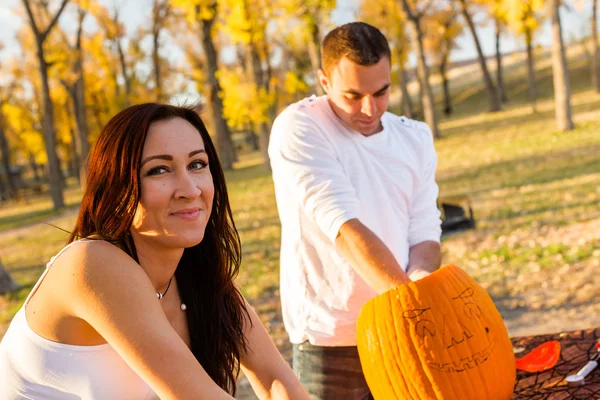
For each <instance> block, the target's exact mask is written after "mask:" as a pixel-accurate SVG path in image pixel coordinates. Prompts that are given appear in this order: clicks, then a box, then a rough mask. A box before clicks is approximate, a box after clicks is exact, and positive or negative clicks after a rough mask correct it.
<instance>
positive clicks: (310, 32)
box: [276, 0, 336, 96]
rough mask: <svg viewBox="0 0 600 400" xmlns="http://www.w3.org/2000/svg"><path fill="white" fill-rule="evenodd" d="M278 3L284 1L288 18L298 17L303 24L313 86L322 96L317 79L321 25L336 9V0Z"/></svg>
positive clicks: (295, 0) (290, 0) (280, 0)
mask: <svg viewBox="0 0 600 400" xmlns="http://www.w3.org/2000/svg"><path fill="white" fill-rule="evenodd" d="M277 3H283V8H284V9H285V11H286V15H285V17H286V20H288V21H289V20H290V19H298V20H299V21H300V22H301V24H302V26H303V29H302V32H301V34H302V35H303V37H304V39H305V40H306V44H307V47H308V55H309V58H310V64H311V65H312V71H311V72H312V73H311V77H312V80H313V82H314V83H313V86H314V90H315V92H316V93H317V95H319V96H320V95H322V94H323V93H324V92H323V88H322V87H321V84H320V83H319V80H318V79H317V70H318V69H319V68H321V26H322V25H323V23H324V22H325V21H326V20H327V19H328V18H329V15H330V14H331V12H332V11H333V9H335V7H336V0H278V1H277ZM277 3H276V4H277Z"/></svg>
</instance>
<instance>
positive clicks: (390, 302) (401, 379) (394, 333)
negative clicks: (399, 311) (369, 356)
mask: <svg viewBox="0 0 600 400" xmlns="http://www.w3.org/2000/svg"><path fill="white" fill-rule="evenodd" d="M383 299H386V300H387V306H388V307H389V310H390V312H391V313H392V316H393V313H394V308H395V307H394V297H392V296H385V297H384V298H382V300H383ZM383 319H384V321H385V323H386V329H387V330H388V332H391V333H390V336H391V337H390V340H391V342H392V346H390V347H391V349H392V353H393V355H394V359H395V360H396V364H397V365H402V363H403V362H404V361H403V359H402V357H401V356H400V354H399V352H398V350H399V349H398V343H399V338H398V335H397V331H396V326H395V323H394V321H395V319H394V318H385V317H383ZM390 328H391V329H390ZM392 370H393V371H394V372H395V374H394V376H395V377H396V376H397V377H398V378H397V379H398V383H401V385H402V386H404V388H405V391H406V388H408V383H407V382H406V380H405V379H404V376H403V375H402V373H401V371H399V370H398V369H396V368H392ZM392 387H393V388H394V392H395V393H394V394H395V395H396V398H397V399H399V398H400V393H402V391H399V390H396V387H395V386H394V385H393V384H392Z"/></svg>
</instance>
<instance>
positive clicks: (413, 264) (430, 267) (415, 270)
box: [406, 240, 442, 281]
mask: <svg viewBox="0 0 600 400" xmlns="http://www.w3.org/2000/svg"><path fill="white" fill-rule="evenodd" d="M441 258H442V256H441V250H440V244H439V243H438V242H434V241H431V240H428V241H425V242H421V243H417V244H415V245H414V246H412V247H411V248H410V251H409V253H408V268H406V273H407V274H408V277H409V278H410V280H411V281H416V280H419V279H421V278H424V277H426V276H427V275H429V274H431V273H432V272H433V271H435V270H437V269H438V268H439V267H440V263H441Z"/></svg>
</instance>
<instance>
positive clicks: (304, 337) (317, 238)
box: [269, 22, 441, 400]
mask: <svg viewBox="0 0 600 400" xmlns="http://www.w3.org/2000/svg"><path fill="white" fill-rule="evenodd" d="M321 54H322V62H323V65H322V69H321V70H319V71H318V76H319V80H320V83H321V85H322V86H323V88H324V89H325V92H326V95H325V96H322V97H314V96H313V97H311V98H308V99H304V100H302V101H300V102H298V103H296V104H293V105H291V106H289V107H288V108H287V109H286V110H285V111H283V112H282V113H281V115H279V116H278V117H277V119H276V120H275V123H274V125H273V130H272V133H271V140H270V144H269V155H270V158H271V164H272V169H273V181H274V184H275V193H276V197H277V205H278V210H279V216H280V219H281V226H282V235H281V236H282V240H281V301H282V308H283V319H284V323H285V326H286V330H287V331H288V334H289V336H290V340H291V341H292V343H293V344H294V370H295V371H296V373H297V374H298V375H299V378H300V380H301V382H302V383H303V385H304V387H305V388H306V389H307V390H308V392H309V394H310V395H311V396H312V398H314V399H327V400H330V399H344V400H351V399H368V398H371V397H370V396H371V395H370V392H369V389H368V387H367V384H366V382H365V379H364V376H363V374H362V369H361V366H360V360H359V358H358V352H357V349H356V320H357V318H358V314H359V312H360V309H361V307H362V305H363V304H364V303H365V302H366V301H368V300H369V299H371V298H373V297H374V296H376V295H377V294H379V293H383V292H385V291H387V290H389V289H391V288H394V287H396V286H398V285H401V284H404V283H407V282H409V281H410V280H415V279H419V278H420V277H423V276H425V275H427V274H429V273H431V272H432V271H434V270H436V269H437V268H439V265H440V245H439V240H440V234H441V229H440V213H439V211H438V209H437V207H436V198H437V194H438V187H437V184H436V183H435V168H436V163H437V157H436V153H435V149H434V146H433V138H432V135H431V130H430V129H429V127H428V126H427V125H426V124H424V123H422V122H417V121H412V120H409V119H406V118H404V117H398V116H396V115H393V114H391V113H389V112H386V110H387V107H388V103H389V95H390V48H389V45H388V43H387V40H386V39H385V37H384V36H383V35H382V34H381V32H380V31H379V30H378V29H376V28H374V27H372V26H370V25H367V24H364V23H360V22H353V23H350V24H346V25H343V26H340V27H338V28H336V29H334V30H333V31H331V32H330V33H329V34H327V36H326V37H325V39H324V40H323V43H322V46H321Z"/></svg>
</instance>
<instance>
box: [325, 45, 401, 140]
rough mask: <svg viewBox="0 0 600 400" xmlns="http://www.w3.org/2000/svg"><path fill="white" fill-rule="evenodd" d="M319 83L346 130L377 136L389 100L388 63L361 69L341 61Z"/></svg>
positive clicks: (351, 63)
mask: <svg viewBox="0 0 600 400" xmlns="http://www.w3.org/2000/svg"><path fill="white" fill-rule="evenodd" d="M319 80H320V82H321V85H323V87H324V88H325V91H326V92H327V97H328V98H329V103H330V104H331V108H332V109H333V111H334V112H335V114H336V115H337V116H338V118H339V119H340V120H342V122H343V123H344V125H346V126H347V127H348V128H350V129H352V130H355V131H357V132H360V133H362V134H363V135H365V136H369V135H372V134H374V133H377V132H380V131H381V130H382V129H383V128H382V126H381V116H382V115H383V113H384V112H385V111H386V110H387V107H388V104H389V100H390V60H389V59H388V58H387V57H384V58H382V59H381V60H379V62H378V63H377V64H374V65H370V66H367V67H365V66H362V65H358V64H356V63H353V62H352V61H350V60H348V59H347V58H346V57H343V58H342V59H341V60H340V62H339V63H338V64H337V65H336V66H335V67H333V68H332V69H331V71H329V75H326V74H325V72H324V71H323V70H319Z"/></svg>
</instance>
